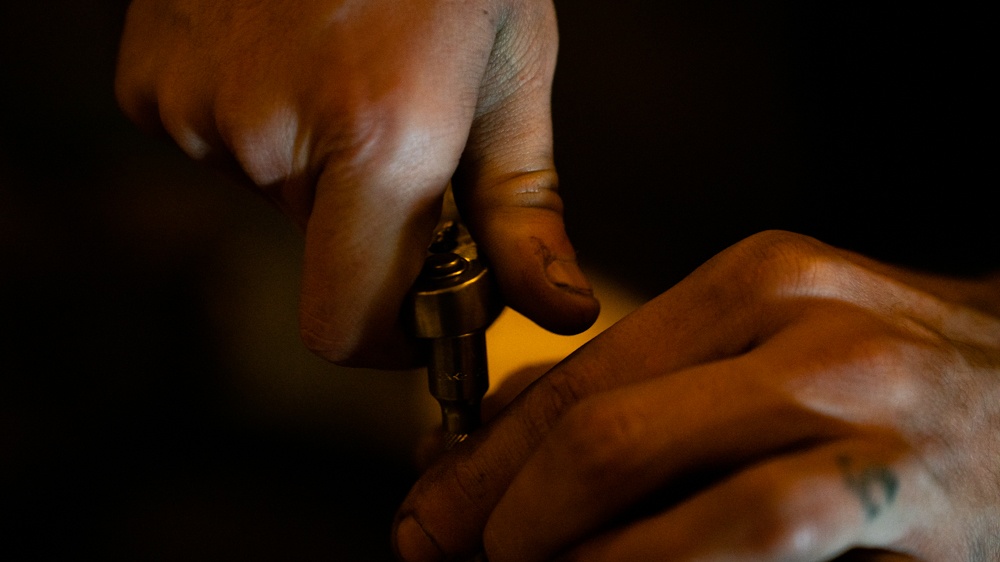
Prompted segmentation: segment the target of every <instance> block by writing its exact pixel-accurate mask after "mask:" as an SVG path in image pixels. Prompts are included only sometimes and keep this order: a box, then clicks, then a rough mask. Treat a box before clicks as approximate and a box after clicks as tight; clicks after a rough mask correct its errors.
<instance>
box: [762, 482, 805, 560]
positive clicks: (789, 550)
mask: <svg viewBox="0 0 1000 562" xmlns="http://www.w3.org/2000/svg"><path fill="white" fill-rule="evenodd" d="M754 488H755V490H756V491H757V493H756V494H754V497H753V498H752V500H751V501H753V505H754V506H755V508H754V512H755V513H754V517H753V519H752V520H751V521H750V522H749V527H748V529H747V535H748V536H747V543H746V544H747V545H748V549H749V550H750V551H751V552H752V553H753V554H754V555H755V556H758V557H761V558H762V559H767V560H802V559H806V558H808V557H810V556H811V555H814V554H815V551H816V550H817V549H821V548H822V546H823V544H822V543H823V533H822V529H820V528H819V525H818V523H817V522H816V521H815V519H814V517H812V516H811V515H810V512H811V511H812V510H813V507H812V506H813V505H814V504H815V503H816V502H815V499H814V498H812V491H810V490H809V489H806V487H805V486H803V485H801V484H799V483H795V482H790V481H786V480H779V479H777V478H770V479H766V480H764V481H762V482H759V483H758V485H757V486H754Z"/></svg>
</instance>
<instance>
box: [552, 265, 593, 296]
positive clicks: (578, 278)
mask: <svg viewBox="0 0 1000 562" xmlns="http://www.w3.org/2000/svg"><path fill="white" fill-rule="evenodd" d="M545 276H546V277H548V279H549V281H551V282H552V284H553V285H555V286H556V287H559V288H560V289H562V290H564V291H569V292H571V293H576V294H580V295H585V296H593V294H594V289H593V288H592V287H591V286H590V283H589V282H587V276H585V275H584V274H583V271H582V270H581V269H580V266H578V265H576V262H575V261H569V260H559V259H555V260H552V261H550V262H549V263H548V264H546V265H545Z"/></svg>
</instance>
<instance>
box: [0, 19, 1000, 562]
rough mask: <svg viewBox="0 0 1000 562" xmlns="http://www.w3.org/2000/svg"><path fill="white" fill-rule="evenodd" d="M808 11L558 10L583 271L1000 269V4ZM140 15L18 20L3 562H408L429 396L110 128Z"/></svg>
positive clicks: (565, 185) (292, 258)
mask: <svg viewBox="0 0 1000 562" xmlns="http://www.w3.org/2000/svg"><path fill="white" fill-rule="evenodd" d="M798 4H806V5H798ZM812 4H815V3H805V2H800V3H792V2H787V3H786V2H755V1H735V0H734V1H711V0H709V1H700V2H671V1H657V2H653V1H638V0H616V1H615V2H598V1H596V0H559V1H557V8H558V10H559V17H560V23H561V29H562V42H561V56H560V63H559V68H558V70H557V78H556V88H555V92H554V112H555V113H554V115H555V120H556V159H557V164H558V165H559V167H560V174H561V180H562V190H563V193H564V197H565V199H566V202H567V221H568V224H569V227H570V230H571V234H572V236H573V239H574V241H575V242H576V245H577V247H578V250H579V252H580V258H581V260H582V262H583V264H584V265H585V266H586V267H589V268H592V269H594V270H601V271H603V272H605V273H607V274H609V275H611V276H612V277H614V278H616V279H618V280H620V282H621V283H623V284H624V285H626V286H629V287H630V288H632V289H635V290H637V291H639V292H641V293H642V294H645V295H648V296H652V295H655V294H656V293H659V292H660V291H662V290H664V289H666V288H667V287H669V286H670V285H671V284H673V283H675V282H676V281H677V280H679V279H680V278H682V277H683V276H684V275H686V274H687V273H688V272H690V271H691V270H692V269H693V268H694V267H696V266H697V265H699V264H700V263H702V262H703V261H704V260H706V259H707V258H709V257H711V256H712V255H714V254H715V253H716V252H718V251H719V250H721V249H723V248H724V247H726V246H728V245H729V244H732V243H734V242H736V241H738V240H739V239H741V238H743V237H745V236H747V235H749V234H751V233H753V232H756V231H759V230H763V229H767V228H785V229H790V230H795V231H799V232H804V233H808V234H812V235H815V236H817V237H819V238H821V239H823V240H825V241H827V242H830V243H834V244H838V245H842V246H845V247H849V248H854V249H857V250H860V251H863V252H865V253H868V254H870V255H873V256H875V257H879V258H882V259H887V260H891V261H897V262H900V263H906V264H910V265H914V266H918V267H922V268H929V269H937V270H942V271H951V272H976V271H983V270H985V269H986V268H990V267H995V266H997V265H1000V263H998V262H1000V252H998V251H997V242H998V235H997V234H998V231H1000V229H998V228H997V223H996V219H995V216H996V212H995V208H996V207H995V205H993V204H990V203H987V201H989V198H988V192H989V191H995V190H996V179H995V177H994V169H995V165H994V162H993V159H992V158H989V159H988V158H987V156H988V154H990V153H993V150H992V149H988V147H989V146H992V139H993V137H994V135H995V130H996V129H995V127H994V117H993V113H992V106H993V103H995V100H996V99H997V96H996V91H995V87H994V86H992V85H991V84H989V83H988V82H989V81H988V80H987V79H986V77H987V76H988V74H991V72H990V70H992V69H993V68H994V67H995V63H994V62H993V60H992V58H991V56H990V55H988V53H989V50H988V49H987V37H988V35H987V34H986V29H985V27H986V22H987V21H991V20H990V19H989V18H987V17H986V14H985V13H982V12H981V11H985V10H986V8H985V6H983V7H981V8H980V7H975V8H974V7H973V5H972V4H971V3H961V4H959V5H958V6H957V7H949V8H947V9H943V8H937V9H932V8H931V7H930V6H931V5H930V4H928V5H927V7H923V6H921V5H907V6H906V7H905V9H902V8H899V7H897V6H896V3H889V2H880V1H876V2H840V3H822V5H820V6H814V5H812ZM125 5H126V2H122V1H117V2H107V1H106V2H72V1H69V0H65V1H43V2H34V3H27V2H5V3H4V4H3V6H2V7H0V79H2V80H3V82H2V83H3V88H2V90H0V483H2V484H0V510H2V512H6V513H3V514H5V515H9V516H13V518H14V521H15V523H14V524H13V525H12V526H11V525H8V526H7V527H5V528H4V530H3V531H0V552H6V553H11V552H16V551H17V550H15V547H16V546H20V547H27V550H22V552H25V553H26V555H25V556H24V558H26V559H32V558H43V557H45V555H48V554H54V553H72V554H74V555H75V557H80V556H82V555H85V554H90V555H97V556H100V557H101V558H103V559H119V558H124V559H130V560H135V559H144V560H145V559H164V560H176V559H186V560H192V559H213V560H215V559H241V560H250V559H262V560H270V559H277V558H281V559H296V560H301V559H314V558H317V559H333V560H361V561H367V560H389V559H390V555H389V552H388V547H387V540H388V527H389V522H390V519H391V516H392V513H393V510H394V508H395V506H396V505H397V503H398V502H399V500H400V499H401V498H402V496H403V495H404V494H405V492H406V490H407V489H408V487H409V485H410V483H411V482H412V480H413V478H414V477H415V472H414V470H413V468H412V466H411V463H410V461H409V456H408V452H407V451H408V450H409V447H410V445H411V444H412V443H413V441H414V440H415V439H416V437H417V436H418V435H419V433H420V431H421V428H422V425H421V424H422V423H423V419H424V418H422V417H421V413H420V412H421V409H420V408H417V407H415V406H413V404H412V400H411V397H412V396H413V395H415V393H417V392H423V391H422V385H421V383H420V381H419V377H415V376H413V374H412V373H371V372H366V371H355V370H344V369H337V368H334V367H332V366H329V365H326V364H324V363H323V362H322V361H319V360H318V359H316V358H314V357H312V356H310V355H309V354H308V353H307V352H305V351H304V350H303V349H302V347H301V344H300V343H299V342H298V339H297V335H296V331H295V299H296V297H297V294H296V293H297V275H298V269H297V267H298V260H299V259H300V257H301V248H300V240H299V235H298V233H297V232H296V231H295V230H294V229H293V228H292V227H291V225H289V224H288V223H287V222H286V221H285V220H284V219H283V218H282V217H280V216H279V215H278V214H277V213H276V212H274V211H273V210H271V209H270V208H268V207H266V205H265V204H264V203H263V202H262V201H260V200H258V199H257V198H256V197H254V196H251V195H250V194H249V193H247V192H246V191H244V190H242V189H240V188H238V187H236V186H233V185H230V184H227V183H226V182H225V181H224V180H222V179H221V178H219V177H218V176H216V175H214V174H213V173H210V172H208V171H206V170H203V169H202V168H200V167H199V166H198V165H196V164H194V163H192V162H189V161H188V160H187V159H186V158H185V157H183V156H182V155H181V154H180V153H179V152H178V151H177V150H176V149H174V148H173V147H172V146H171V145H170V144H169V143H167V142H165V141H163V140H162V139H153V138H149V137H146V136H143V135H142V134H140V133H139V132H138V131H136V130H135V129H134V128H133V127H132V126H131V124H129V123H128V122H127V121H126V120H125V119H124V118H123V117H122V116H121V114H120V113H119V112H118V110H117V108H116V106H115V104H114V101H113V99H112V96H111V82H112V76H113V68H114V57H115V51H116V47H117V37H118V33H119V31H120V26H121V20H122V16H123V13H124V8H125ZM977 5H979V4H977ZM988 102H989V103H988Z"/></svg>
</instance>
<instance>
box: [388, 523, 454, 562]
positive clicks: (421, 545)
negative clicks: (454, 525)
mask: <svg viewBox="0 0 1000 562" xmlns="http://www.w3.org/2000/svg"><path fill="white" fill-rule="evenodd" d="M393 545H394V548H395V550H396V556H397V557H398V558H399V559H400V560H403V561H404V562H438V561H440V560H444V554H443V553H442V552H441V549H440V548H438V546H437V545H436V544H434V541H433V540H432V539H431V538H430V536H429V535H428V534H427V533H426V532H425V531H424V528H423V527H421V526H420V523H418V522H417V520H416V519H415V518H414V517H413V516H412V515H410V516H407V517H405V518H404V519H403V520H402V521H400V522H399V524H398V525H397V526H396V532H395V534H394V537H393Z"/></svg>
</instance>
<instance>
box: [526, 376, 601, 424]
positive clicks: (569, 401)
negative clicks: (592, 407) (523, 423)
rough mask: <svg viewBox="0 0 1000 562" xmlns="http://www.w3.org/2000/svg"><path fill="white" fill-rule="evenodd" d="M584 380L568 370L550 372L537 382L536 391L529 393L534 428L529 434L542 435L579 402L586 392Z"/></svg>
mask: <svg viewBox="0 0 1000 562" xmlns="http://www.w3.org/2000/svg"><path fill="white" fill-rule="evenodd" d="M583 381H584V378H583V377H579V376H576V375H575V374H574V372H573V371H572V370H571V369H569V368H565V369H557V370H554V371H550V372H549V373H548V374H546V375H545V376H544V377H542V378H541V379H539V380H538V382H537V383H536V384H537V385H538V387H537V390H535V391H533V392H532V393H531V395H530V396H531V397H532V399H533V403H532V405H531V408H530V411H532V412H535V413H536V415H535V416H533V417H532V419H533V420H534V427H531V428H529V434H531V435H536V434H544V433H547V432H548V430H549V429H550V428H551V427H553V426H554V425H555V424H556V422H557V420H558V419H559V418H560V417H561V416H562V415H563V414H564V413H565V412H566V410H567V409H568V408H570V407H572V406H573V405H574V404H576V403H577V402H579V401H580V400H581V399H582V398H583V397H584V396H586V395H587V394H588V391H587V389H586V387H585V385H584V383H583Z"/></svg>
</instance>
